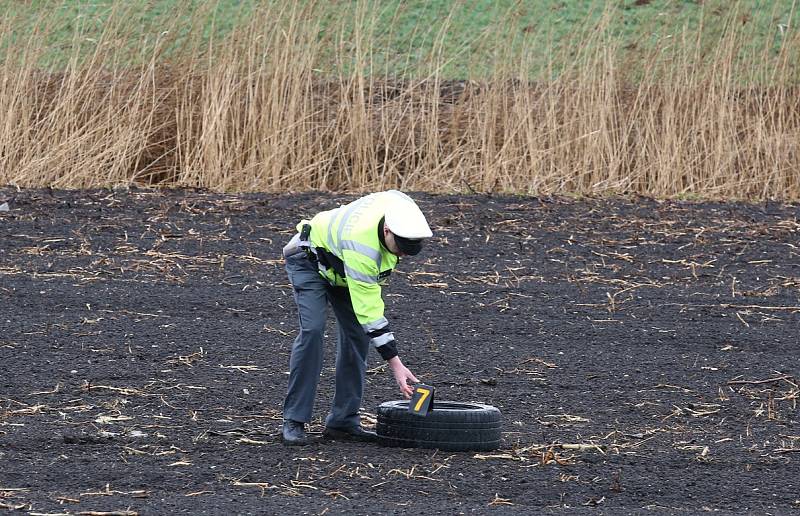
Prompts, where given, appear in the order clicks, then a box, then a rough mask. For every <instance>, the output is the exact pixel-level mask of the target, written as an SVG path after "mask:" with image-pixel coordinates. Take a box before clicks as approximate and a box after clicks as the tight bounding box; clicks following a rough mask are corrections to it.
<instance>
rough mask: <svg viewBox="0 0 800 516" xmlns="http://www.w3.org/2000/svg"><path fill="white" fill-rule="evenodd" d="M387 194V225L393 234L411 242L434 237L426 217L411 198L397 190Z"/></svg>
mask: <svg viewBox="0 0 800 516" xmlns="http://www.w3.org/2000/svg"><path fill="white" fill-rule="evenodd" d="M386 194H387V195H386V197H387V201H388V202H387V205H386V212H385V215H386V225H387V226H388V227H389V230H390V231H391V232H392V233H394V234H395V235H396V236H399V237H401V238H405V239H411V240H420V239H423V238H430V237H432V236H433V232H432V231H431V228H430V226H428V221H427V220H425V215H423V214H422V211H421V210H420V209H419V206H417V203H415V202H414V201H413V200H412V199H411V197H409V196H407V195H406V194H404V193H403V192H400V191H397V190H389V191H388V192H386Z"/></svg>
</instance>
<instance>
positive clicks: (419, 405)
mask: <svg viewBox="0 0 800 516" xmlns="http://www.w3.org/2000/svg"><path fill="white" fill-rule="evenodd" d="M417 392H418V393H420V394H422V396H420V397H419V400H417V404H416V405H414V410H415V411H416V412H419V409H421V408H422V404H423V403H425V400H426V399H427V398H428V396H430V395H431V391H430V389H425V388H424V387H417Z"/></svg>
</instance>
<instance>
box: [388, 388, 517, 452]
mask: <svg viewBox="0 0 800 516" xmlns="http://www.w3.org/2000/svg"><path fill="white" fill-rule="evenodd" d="M408 403H409V402H408V401H404V400H399V401H387V402H385V403H381V404H380V405H379V406H378V424H377V427H376V432H377V434H378V442H379V443H380V444H382V445H384V446H396V447H403V448H437V449H439V450H447V451H491V450H496V449H497V448H499V447H500V442H501V436H500V430H501V427H502V415H501V414H500V410H498V409H497V408H496V407H493V406H491V405H483V404H479V403H459V402H454V401H436V402H435V403H434V407H433V410H432V411H431V412H429V413H428V415H427V416H417V415H414V414H412V413H410V412H409V411H408Z"/></svg>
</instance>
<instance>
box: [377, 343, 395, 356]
mask: <svg viewBox="0 0 800 516" xmlns="http://www.w3.org/2000/svg"><path fill="white" fill-rule="evenodd" d="M375 349H377V350H378V353H380V355H381V358H383V359H384V360H391V359H393V358H394V357H396V356H397V344H396V343H395V341H393V340H392V341H389V342H387V343H386V344H384V345H383V346H378V347H376V348H375Z"/></svg>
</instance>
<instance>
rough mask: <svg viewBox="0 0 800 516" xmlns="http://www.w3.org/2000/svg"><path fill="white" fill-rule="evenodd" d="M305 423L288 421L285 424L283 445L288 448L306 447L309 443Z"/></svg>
mask: <svg viewBox="0 0 800 516" xmlns="http://www.w3.org/2000/svg"><path fill="white" fill-rule="evenodd" d="M305 426H306V425H305V423H301V422H300V421H292V420H291V419H287V420H286V421H284V422H283V435H282V437H283V444H285V445H287V446H305V445H306V444H308V443H309V441H308V436H307V435H306V428H305Z"/></svg>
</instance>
